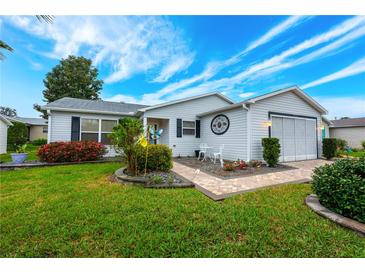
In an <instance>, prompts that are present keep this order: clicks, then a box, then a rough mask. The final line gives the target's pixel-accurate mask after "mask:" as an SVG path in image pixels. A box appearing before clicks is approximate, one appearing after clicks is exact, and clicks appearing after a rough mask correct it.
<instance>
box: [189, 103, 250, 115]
mask: <svg viewBox="0 0 365 274" xmlns="http://www.w3.org/2000/svg"><path fill="white" fill-rule="evenodd" d="M239 107H242V108H243V109H244V110H248V107H247V106H246V105H245V104H242V103H236V104H233V105H229V106H225V107H222V108H217V109H214V110H210V111H207V112H203V113H199V114H197V115H196V116H197V117H204V116H207V115H210V114H214V113H218V112H223V111H227V110H231V109H235V108H239Z"/></svg>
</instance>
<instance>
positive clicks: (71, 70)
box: [34, 55, 103, 118]
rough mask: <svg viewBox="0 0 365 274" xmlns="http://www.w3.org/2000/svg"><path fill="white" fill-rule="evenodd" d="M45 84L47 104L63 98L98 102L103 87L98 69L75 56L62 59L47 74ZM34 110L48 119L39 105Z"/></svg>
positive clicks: (86, 60)
mask: <svg viewBox="0 0 365 274" xmlns="http://www.w3.org/2000/svg"><path fill="white" fill-rule="evenodd" d="M43 83H44V86H45V89H44V90H43V96H44V99H43V101H44V102H46V103H51V102H53V101H55V100H58V99H60V98H63V97H73V98H81V99H91V100H97V99H99V95H100V90H101V89H102V86H103V81H102V80H99V79H98V69H97V68H96V67H94V66H93V65H92V62H91V60H90V59H87V58H85V57H76V56H73V55H70V56H69V57H67V58H66V59H61V61H60V63H59V64H58V65H56V66H55V67H54V68H53V69H52V71H51V72H49V73H47V75H46V78H45V79H44V80H43ZM34 109H35V110H38V111H40V112H42V113H43V115H42V116H43V117H44V118H47V113H46V112H45V111H43V110H41V107H40V106H39V105H37V104H34Z"/></svg>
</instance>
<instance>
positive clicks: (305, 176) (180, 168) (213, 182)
mask: <svg viewBox="0 0 365 274" xmlns="http://www.w3.org/2000/svg"><path fill="white" fill-rule="evenodd" d="M328 163H331V162H329V161H326V160H321V159H317V160H308V161H299V162H291V163H286V165H289V166H292V167H296V169H290V170H287V171H280V172H273V173H267V174H260V175H253V176H248V177H238V178H232V179H220V178H217V177H215V176H212V175H209V174H207V173H205V172H202V171H198V170H196V169H193V168H191V167H187V166H185V165H182V164H179V163H176V162H174V167H173V171H174V172H176V173H178V174H179V175H180V176H182V177H184V178H186V179H188V180H190V181H191V182H193V183H194V184H195V187H196V188H197V189H198V190H200V191H202V192H203V193H204V194H205V195H207V196H209V197H210V198H212V199H213V200H222V199H225V198H227V197H230V196H232V195H235V194H238V193H242V192H246V191H253V190H256V189H258V188H263V187H269V186H274V185H279V184H289V183H303V182H309V181H310V178H311V175H312V171H313V169H314V168H315V167H318V166H321V165H324V164H328Z"/></svg>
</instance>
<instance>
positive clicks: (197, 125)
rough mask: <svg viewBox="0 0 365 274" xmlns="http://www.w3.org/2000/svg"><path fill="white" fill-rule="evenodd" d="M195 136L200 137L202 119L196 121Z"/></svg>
mask: <svg viewBox="0 0 365 274" xmlns="http://www.w3.org/2000/svg"><path fill="white" fill-rule="evenodd" d="M195 138H200V120H196V121H195Z"/></svg>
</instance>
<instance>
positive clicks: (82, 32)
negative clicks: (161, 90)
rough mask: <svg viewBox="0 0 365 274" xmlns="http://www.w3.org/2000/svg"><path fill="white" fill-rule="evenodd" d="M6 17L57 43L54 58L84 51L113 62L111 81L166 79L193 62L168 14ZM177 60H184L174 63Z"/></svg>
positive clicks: (99, 60) (95, 58) (97, 60)
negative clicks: (144, 77)
mask: <svg viewBox="0 0 365 274" xmlns="http://www.w3.org/2000/svg"><path fill="white" fill-rule="evenodd" d="M7 21H8V22H10V23H11V24H13V25H14V26H16V27H18V28H21V29H22V30H25V31H26V32H28V33H31V34H33V35H35V36H38V37H40V38H42V39H47V40H51V41H53V42H54V47H53V50H52V51H51V52H47V53H45V55H46V56H48V57H51V58H57V59H59V58H62V57H66V56H68V55H70V54H75V55H76V54H82V55H85V56H87V57H89V58H92V59H93V61H94V62H95V64H97V65H105V64H107V65H109V66H110V68H111V72H110V75H109V76H107V77H106V79H105V82H107V83H111V82H116V81H121V80H125V79H128V78H130V77H132V76H133V75H135V74H139V73H145V74H148V75H149V78H151V77H153V78H157V79H160V80H161V81H164V80H167V79H169V78H171V77H172V76H173V75H174V74H175V73H178V72H181V71H183V70H185V69H187V68H188V67H189V66H190V64H191V63H192V62H193V59H194V53H193V52H192V51H191V50H190V47H189V45H188V43H187V42H186V41H185V40H184V37H183V34H182V33H181V31H180V30H179V29H177V28H176V27H175V26H174V25H173V24H172V23H171V22H170V21H169V20H168V19H167V18H165V17H152V16H146V17H138V16H130V17H128V16H108V17H105V16H93V17H87V16H77V17H76V16H64V17H62V16H57V17H56V18H55V20H54V22H53V24H41V23H39V22H37V21H36V19H35V18H34V17H33V16H32V17H26V16H11V17H7ZM175 60H183V61H180V63H179V64H178V65H175V66H174V65H173V64H174V62H175Z"/></svg>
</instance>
